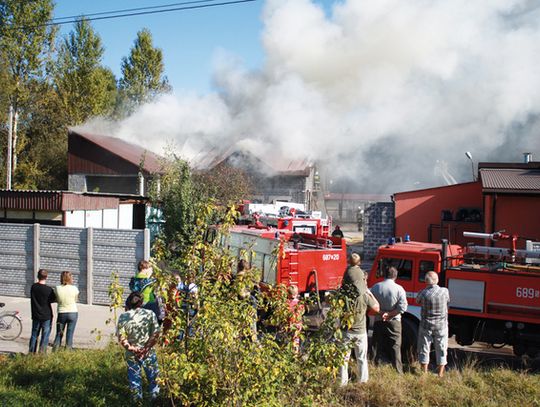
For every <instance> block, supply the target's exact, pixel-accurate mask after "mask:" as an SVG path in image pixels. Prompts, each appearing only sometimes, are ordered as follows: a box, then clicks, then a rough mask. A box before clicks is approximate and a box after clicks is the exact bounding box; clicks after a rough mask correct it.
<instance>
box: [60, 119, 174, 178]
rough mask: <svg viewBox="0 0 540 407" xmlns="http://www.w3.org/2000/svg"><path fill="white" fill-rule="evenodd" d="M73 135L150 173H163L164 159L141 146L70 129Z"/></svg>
mask: <svg viewBox="0 0 540 407" xmlns="http://www.w3.org/2000/svg"><path fill="white" fill-rule="evenodd" d="M70 132H71V133H74V134H77V135H79V136H80V137H83V138H85V139H87V140H88V141H90V142H92V143H94V144H96V145H97V146H99V147H101V148H103V149H105V150H107V151H110V152H111V153H113V154H115V155H117V156H118V157H120V158H123V159H124V160H126V161H128V162H130V163H131V164H133V165H135V166H137V167H138V166H140V165H141V164H142V168H143V169H144V170H145V171H147V172H148V173H161V172H163V165H162V162H161V161H162V158H161V157H160V156H158V155H157V154H154V153H153V152H151V151H148V150H146V149H144V148H142V147H141V146H138V145H135V144H131V143H128V142H127V141H124V140H121V139H119V138H115V137H109V136H103V135H98V134H91V133H87V132H84V131H80V130H73V129H70Z"/></svg>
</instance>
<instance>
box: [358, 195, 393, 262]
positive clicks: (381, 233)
mask: <svg viewBox="0 0 540 407" xmlns="http://www.w3.org/2000/svg"><path fill="white" fill-rule="evenodd" d="M392 236H394V203H393V202H375V203H372V204H369V205H367V206H366V207H365V208H364V258H365V259H374V258H375V255H376V254H377V249H378V248H379V246H380V245H382V244H385V243H386V242H387V241H388V239H389V238H390V237H392Z"/></svg>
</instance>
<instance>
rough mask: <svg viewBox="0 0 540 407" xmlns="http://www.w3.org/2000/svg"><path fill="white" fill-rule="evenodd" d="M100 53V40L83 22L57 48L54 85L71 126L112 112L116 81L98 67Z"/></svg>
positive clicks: (86, 23) (109, 73) (101, 55)
mask: <svg viewBox="0 0 540 407" xmlns="http://www.w3.org/2000/svg"><path fill="white" fill-rule="evenodd" d="M103 52H104V48H103V45H102V43H101V38H100V37H99V35H98V34H97V33H96V32H95V31H94V29H93V28H92V26H91V25H90V23H89V22H88V21H87V20H86V19H84V18H81V19H80V20H79V21H77V23H76V24H75V29H74V30H73V31H71V32H70V33H69V34H68V35H67V36H66V37H65V38H64V39H63V40H62V41H61V43H60V45H59V49H58V57H57V61H56V64H55V67H54V69H53V78H54V85H55V88H56V91H57V92H58V95H59V96H60V99H61V101H62V104H63V108H64V109H65V111H66V112H67V116H68V118H69V122H70V124H71V125H75V124H81V123H83V122H84V121H86V120H87V119H89V118H90V117H93V116H99V115H108V114H110V113H112V111H113V109H114V106H115V98H116V79H115V77H114V74H113V73H112V71H111V70H110V69H108V68H105V67H103V66H102V65H101V59H102V57H103Z"/></svg>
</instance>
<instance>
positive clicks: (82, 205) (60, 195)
mask: <svg viewBox="0 0 540 407" xmlns="http://www.w3.org/2000/svg"><path fill="white" fill-rule="evenodd" d="M121 199H122V200H124V201H126V200H128V201H129V200H135V201H141V202H144V201H146V198H144V197H140V196H136V195H125V194H124V195H123V194H103V193H99V194H98V193H89V192H71V191H35V190H7V189H3V190H0V208H1V209H10V210H22V211H49V212H60V211H69V210H78V209H86V210H94V209H114V208H117V207H118V205H119V202H120V200H121Z"/></svg>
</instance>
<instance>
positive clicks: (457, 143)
mask: <svg viewBox="0 0 540 407" xmlns="http://www.w3.org/2000/svg"><path fill="white" fill-rule="evenodd" d="M148 3H149V2H142V1H134V0H132V1H129V2H128V1H114V2H111V1H109V2H108V3H106V2H102V1H100V0H96V1H93V2H91V3H90V2H73V1H67V0H63V1H59V5H58V8H57V11H56V12H57V15H58V16H60V15H66V14H79V13H81V12H86V13H90V12H96V11H103V10H111V9H112V6H114V9H119V8H124V7H136V6H137V5H148ZM83 4H84V7H85V9H84V10H83V9H80V7H82V5H83ZM154 4H160V3H158V2H156V3H154ZM161 4H162V3H161ZM90 6H91V8H90ZM87 7H88V8H87ZM86 8H87V9H86ZM94 27H95V28H96V30H97V31H98V32H99V34H100V35H101V36H102V38H103V42H104V45H105V47H106V55H105V60H104V63H105V64H106V65H108V66H110V67H111V68H112V69H113V71H115V72H116V73H117V74H118V73H119V66H120V60H121V57H122V56H124V55H127V54H128V52H129V48H130V46H131V44H132V43H133V40H134V38H135V35H136V32H137V31H138V30H140V29H141V28H143V27H147V28H149V29H150V30H151V32H152V33H153V35H154V42H155V45H156V46H158V47H161V48H162V49H163V52H164V57H165V65H166V70H167V76H168V77H169V79H170V81H171V83H172V85H173V87H174V92H173V94H169V95H164V96H163V97H161V98H159V99H157V100H155V101H153V102H151V103H148V104H146V105H143V106H141V107H140V108H139V109H138V110H137V111H136V112H134V114H133V115H132V116H130V117H128V118H126V119H125V120H123V121H121V122H119V123H114V122H108V121H107V120H105V119H104V118H93V119H92V120H91V121H89V122H88V123H85V124H84V126H82V127H83V128H84V129H86V130H88V131H93V132H96V133H104V134H109V135H114V136H116V137H120V138H123V139H125V140H127V141H130V142H134V143H137V144H140V145H142V146H144V147H146V148H147V149H149V150H152V151H155V152H157V153H163V151H165V150H166V149H171V148H173V149H174V151H175V152H176V153H177V154H178V155H180V156H182V157H184V158H186V159H187V160H189V161H190V162H191V163H192V164H193V165H194V166H197V165H198V164H200V162H201V158H205V157H208V156H209V155H210V154H209V152H210V151H214V152H217V153H220V152H221V153H222V152H223V151H226V150H228V149H231V148H234V149H241V150H243V151H244V152H248V153H251V154H252V155H255V156H257V157H259V158H262V159H263V160H265V161H266V162H269V163H270V164H276V163H277V162H281V163H283V162H285V163H287V162H289V161H292V160H305V159H307V160H310V161H311V162H314V163H317V165H318V166H319V168H325V169H326V170H325V173H326V174H328V177H332V178H333V179H338V178H339V179H341V180H342V182H340V183H339V184H340V185H341V187H340V188H341V191H340V192H364V193H393V192H399V191H405V190H411V189H419V188H427V187H432V186H440V185H444V184H446V183H447V181H448V180H452V179H455V180H456V181H458V182H466V181H471V179H472V175H473V174H472V172H473V171H472V169H471V161H469V159H468V158H467V156H466V155H465V153H466V152H467V151H468V152H470V153H471V155H472V157H473V166H475V165H477V163H478V162H481V161H503V162H522V161H523V153H524V152H531V153H532V154H533V160H535V161H538V160H540V92H539V91H538V89H540V69H538V67H539V66H540V4H538V1H535V0H491V1H489V2H483V1H474V2H471V1H470V0H452V1H446V0H363V1H360V0H342V1H331V0H328V1H324V2H321V1H311V0H264V1H257V2H254V3H246V4H239V5H232V6H226V7H219V8H216V9H203V10H194V11H183V12H177V13H167V14H160V15H155V16H145V17H132V18H128V19H126V20H122V19H118V20H112V21H105V22H95V23H94ZM271 166H272V165H270V167H271ZM343 180H345V182H343Z"/></svg>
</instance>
